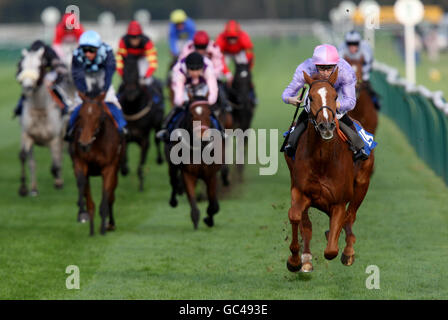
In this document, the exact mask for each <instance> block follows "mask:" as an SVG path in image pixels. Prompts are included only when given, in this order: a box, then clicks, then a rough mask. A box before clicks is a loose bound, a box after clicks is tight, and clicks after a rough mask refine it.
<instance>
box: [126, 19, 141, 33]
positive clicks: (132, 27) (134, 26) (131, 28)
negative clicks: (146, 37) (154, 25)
mask: <svg viewBox="0 0 448 320" xmlns="http://www.w3.org/2000/svg"><path fill="white" fill-rule="evenodd" d="M142 33H143V32H142V27H141V26H140V23H138V21H135V20H134V21H131V22H130V23H129V25H128V35H130V36H139V35H141V34H142Z"/></svg>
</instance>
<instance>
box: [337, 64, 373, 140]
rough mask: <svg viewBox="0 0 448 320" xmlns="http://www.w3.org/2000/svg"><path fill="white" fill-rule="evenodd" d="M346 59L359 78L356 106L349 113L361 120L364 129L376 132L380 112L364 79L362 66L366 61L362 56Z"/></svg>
mask: <svg viewBox="0 0 448 320" xmlns="http://www.w3.org/2000/svg"><path fill="white" fill-rule="evenodd" d="M344 59H345V60H346V61H347V62H348V63H349V64H350V65H351V66H352V68H353V70H354V71H355V73H356V78H357V83H356V106H355V108H354V109H353V110H352V111H350V112H349V113H348V114H349V115H350V117H352V118H354V119H356V120H358V121H359V122H361V124H362V126H363V127H364V129H366V130H367V131H368V132H370V133H372V134H375V131H376V127H377V126H378V112H377V110H376V108H375V105H374V103H373V101H372V97H371V95H370V90H369V88H368V85H367V83H366V82H365V81H363V80H362V66H363V64H364V61H363V59H362V58H361V59H360V60H351V59H348V58H344Z"/></svg>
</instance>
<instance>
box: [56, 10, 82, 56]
mask: <svg viewBox="0 0 448 320" xmlns="http://www.w3.org/2000/svg"><path fill="white" fill-rule="evenodd" d="M76 19H77V17H76V15H75V14H73V13H66V14H64V15H63V16H62V19H61V21H60V22H59V23H58V25H57V26H56V30H55V33H54V39H53V49H54V51H56V53H57V54H58V55H59V57H61V58H63V50H62V44H63V43H77V42H78V41H79V38H80V37H81V35H82V34H83V32H84V27H83V26H82V24H79V26H76V22H77V21H76ZM77 27H78V28H77Z"/></svg>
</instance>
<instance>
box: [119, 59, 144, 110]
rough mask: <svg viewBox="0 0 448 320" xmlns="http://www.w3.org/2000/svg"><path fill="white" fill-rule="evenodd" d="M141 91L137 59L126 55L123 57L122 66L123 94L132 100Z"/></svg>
mask: <svg viewBox="0 0 448 320" xmlns="http://www.w3.org/2000/svg"><path fill="white" fill-rule="evenodd" d="M140 93H141V88H140V83H139V74H138V60H137V57H135V56H133V55H128V56H127V57H126V58H125V59H124V68H123V95H124V96H125V97H126V99H127V100H128V101H134V100H135V99H137V97H138V96H139V95H140Z"/></svg>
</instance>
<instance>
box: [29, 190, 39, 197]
mask: <svg viewBox="0 0 448 320" xmlns="http://www.w3.org/2000/svg"><path fill="white" fill-rule="evenodd" d="M38 194H39V192H38V191H37V189H33V190H31V192H30V196H32V197H37V195H38Z"/></svg>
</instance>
